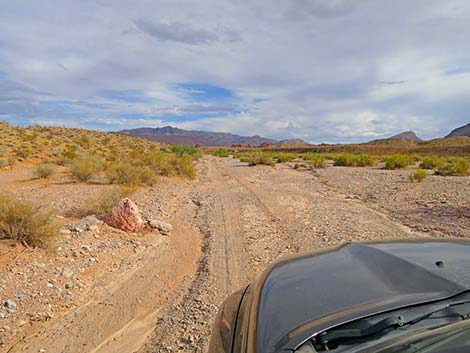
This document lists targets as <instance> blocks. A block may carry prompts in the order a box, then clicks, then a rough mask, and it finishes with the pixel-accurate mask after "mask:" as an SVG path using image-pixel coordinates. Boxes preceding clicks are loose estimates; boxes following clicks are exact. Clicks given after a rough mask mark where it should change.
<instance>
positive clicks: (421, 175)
mask: <svg viewBox="0 0 470 353" xmlns="http://www.w3.org/2000/svg"><path fill="white" fill-rule="evenodd" d="M427 176H428V173H427V172H426V170H424V169H416V170H415V171H414V172H413V173H411V174H410V180H411V181H417V182H422V181H423V180H424V179H426V177H427Z"/></svg>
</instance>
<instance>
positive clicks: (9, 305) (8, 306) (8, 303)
mask: <svg viewBox="0 0 470 353" xmlns="http://www.w3.org/2000/svg"><path fill="white" fill-rule="evenodd" d="M3 306H4V307H5V308H6V309H7V311H8V312H9V313H12V312H14V311H15V310H16V308H17V305H16V303H15V302H14V301H13V300H11V299H8V300H5V302H4V303H3Z"/></svg>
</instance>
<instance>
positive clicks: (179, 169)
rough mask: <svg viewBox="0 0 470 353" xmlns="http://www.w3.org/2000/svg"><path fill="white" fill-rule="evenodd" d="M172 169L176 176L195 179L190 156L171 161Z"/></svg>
mask: <svg viewBox="0 0 470 353" xmlns="http://www.w3.org/2000/svg"><path fill="white" fill-rule="evenodd" d="M173 167H174V169H175V171H176V173H177V174H178V175H181V176H184V177H187V178H189V179H194V178H195V177H196V169H195V168H194V160H193V158H191V156H188V155H186V156H182V157H180V158H175V159H174V160H173Z"/></svg>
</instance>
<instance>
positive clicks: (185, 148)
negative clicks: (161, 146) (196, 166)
mask: <svg viewBox="0 0 470 353" xmlns="http://www.w3.org/2000/svg"><path fill="white" fill-rule="evenodd" d="M170 149H171V151H172V152H173V153H176V155H177V156H179V157H181V156H183V155H185V154H189V155H195V156H196V155H199V154H200V153H201V152H200V151H199V150H198V149H197V148H196V147H193V146H191V145H173V146H171V148H170Z"/></svg>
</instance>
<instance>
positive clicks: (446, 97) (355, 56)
mask: <svg viewBox="0 0 470 353" xmlns="http://www.w3.org/2000/svg"><path fill="white" fill-rule="evenodd" d="M469 17H470V4H469V3H468V2H467V1H465V0H455V1H452V2H443V1H440V0H416V1H412V2H410V1H406V0H397V1H393V2H392V1H387V0H378V1H372V0H360V1H359V0H358V1H345V0H290V1H289V0H288V1H285V0H273V1H268V0H262V1H255V2H253V1H247V0H242V1H238V2H232V1H229V0H217V1H216V0H198V1H196V0H194V1H192V0H191V1H186V2H185V3H184V6H183V5H182V3H181V2H175V1H171V0H158V1H152V0H143V1H139V2H135V1H130V0H127V1H119V2H116V1H111V0H99V1H79V2H78V1H71V0H66V1H63V2H56V1H52V0H44V1H41V2H35V1H27V0H25V1H14V2H5V3H4V4H2V11H1V12H0V118H2V119H9V120H10V121H20V122H22V123H27V122H33V121H44V122H46V121H48V122H58V123H60V124H61V125H70V126H72V125H74V126H75V125H77V124H79V125H80V126H93V127H97V124H101V125H100V127H101V128H103V129H113V128H121V127H135V126H139V124H142V125H151V126H156V125H160V124H165V125H166V124H172V125H178V126H180V127H186V128H192V127H194V128H199V129H208V130H214V131H215V130H220V131H230V132H234V133H240V134H249V135H251V134H254V133H257V134H262V135H267V136H268V137H297V136H298V137H301V138H304V139H307V140H310V141H315V142H321V141H325V142H338V141H344V142H348V141H360V140H366V139H369V138H370V137H376V136H385V135H387V134H389V133H395V132H399V130H400V129H403V130H405V129H406V130H408V129H414V130H416V131H417V133H418V134H419V135H421V136H423V137H425V138H426V137H427V138H430V137H435V136H439V135H443V134H446V133H447V132H448V130H449V129H451V128H453V127H454V126H457V125H459V124H463V123H467V122H468V121H467V119H468V111H469V109H470V99H469V98H470V97H469V95H470V93H469V92H470V91H469V90H468V87H469V85H470V74H468V71H469V65H468V62H469V60H470V57H469V56H470V55H469V53H470V44H469V42H468V38H469V37H470V26H468V20H469ZM182 82H196V83H202V84H207V85H212V86H217V87H223V88H226V89H229V90H232V91H233V92H235V93H236V96H237V99H234V100H233V101H231V102H217V101H214V102H201V101H198V100H197V99H195V98H194V97H193V98H191V97H183V96H182V95H181V94H180V92H178V90H175V88H174V85H175V84H178V83H182ZM12 87H13V88H12ZM15 87H16V88H15ZM18 87H22V89H20V90H19V89H18ZM25 87H27V88H28V89H24V88H25ZM28 90H29V91H28ZM104 90H116V91H119V90H122V91H126V90H134V91H138V92H140V94H141V95H142V100H139V101H133V102H131V101H130V102H126V101H118V100H111V99H107V98H105V97H102V96H100V92H102V91H104ZM54 102H60V103H54ZM185 114H186V115H187V114H190V115H191V114H192V115H191V117H190V118H188V119H186V120H185V119H184V118H183V116H184V115H185ZM178 116H181V119H174V117H178ZM97 117H98V118H97ZM92 123H93V125H92Z"/></svg>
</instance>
